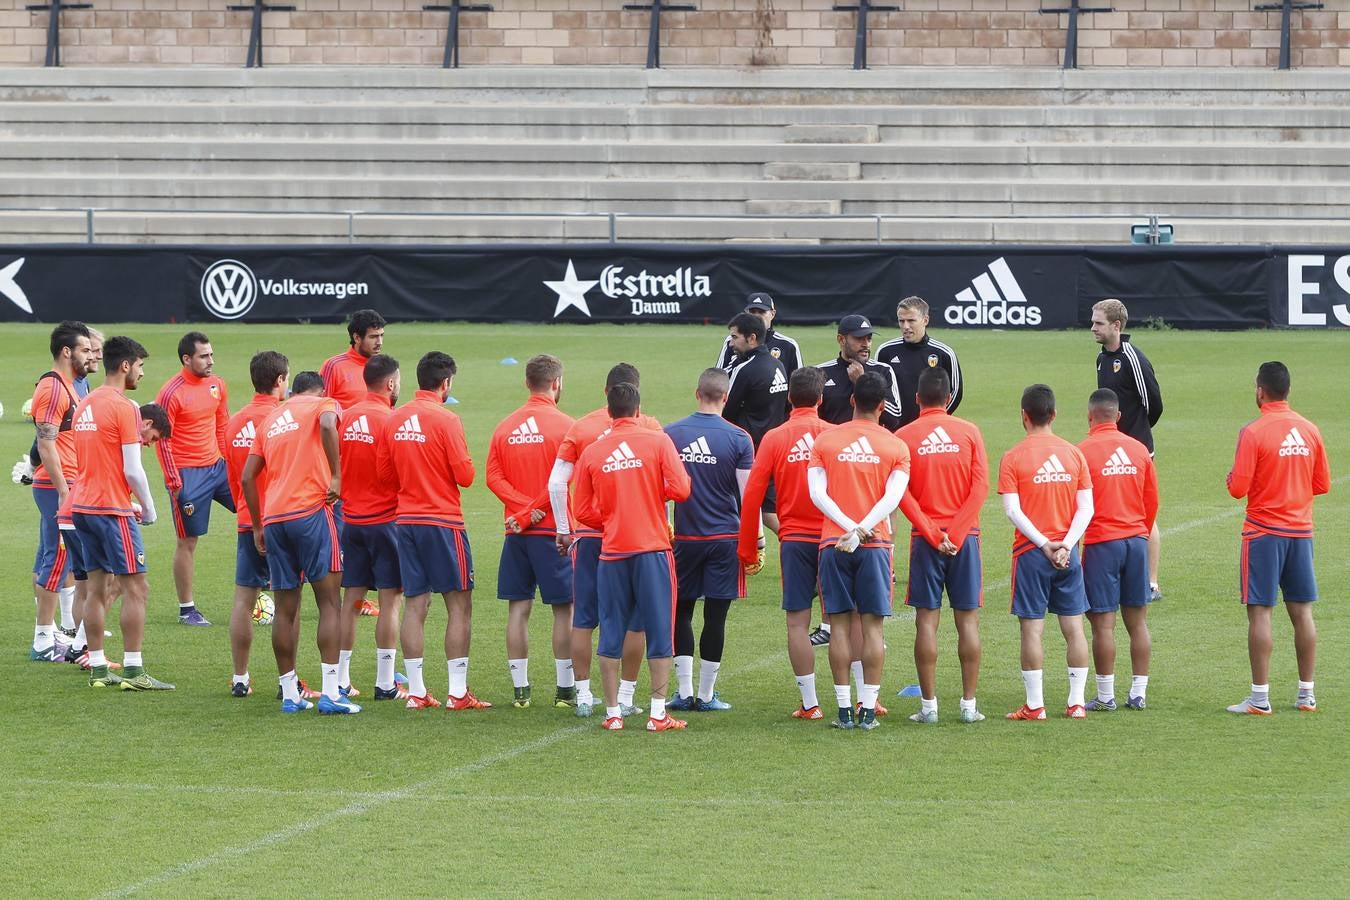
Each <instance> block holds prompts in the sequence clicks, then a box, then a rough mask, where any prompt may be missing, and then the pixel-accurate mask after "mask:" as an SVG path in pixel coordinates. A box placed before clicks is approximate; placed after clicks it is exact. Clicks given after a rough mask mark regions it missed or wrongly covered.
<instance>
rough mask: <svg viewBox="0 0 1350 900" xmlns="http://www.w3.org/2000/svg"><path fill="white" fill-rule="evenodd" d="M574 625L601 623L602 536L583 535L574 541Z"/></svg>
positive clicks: (582, 626) (576, 626)
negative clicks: (600, 576)
mask: <svg viewBox="0 0 1350 900" xmlns="http://www.w3.org/2000/svg"><path fill="white" fill-rule="evenodd" d="M571 555H572V627H573V628H586V629H591V628H596V627H597V626H599V624H600V586H599V584H598V583H597V581H596V577H597V572H598V570H599V567H600V538H598V537H581V538H577V539H576V540H574V541H573V542H572V550H571Z"/></svg>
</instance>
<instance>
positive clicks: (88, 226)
mask: <svg viewBox="0 0 1350 900" xmlns="http://www.w3.org/2000/svg"><path fill="white" fill-rule="evenodd" d="M84 240H85V243H87V244H92V243H93V242H94V208H93V207H92V206H87V207H85V209H84Z"/></svg>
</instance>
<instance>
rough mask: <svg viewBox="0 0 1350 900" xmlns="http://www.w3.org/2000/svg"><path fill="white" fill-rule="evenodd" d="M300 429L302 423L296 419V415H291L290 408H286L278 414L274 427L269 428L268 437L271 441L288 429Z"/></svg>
mask: <svg viewBox="0 0 1350 900" xmlns="http://www.w3.org/2000/svg"><path fill="white" fill-rule="evenodd" d="M299 430H300V423H299V422H297V421H295V416H293V415H291V411H290V410H289V409H284V410H282V411H281V415H279V416H277V418H276V421H274V422H273V423H272V427H271V428H269V429H267V439H268V440H269V441H270V440H272V438H275V437H278V436H280V435H283V434H285V433H286V432H288V431H299Z"/></svg>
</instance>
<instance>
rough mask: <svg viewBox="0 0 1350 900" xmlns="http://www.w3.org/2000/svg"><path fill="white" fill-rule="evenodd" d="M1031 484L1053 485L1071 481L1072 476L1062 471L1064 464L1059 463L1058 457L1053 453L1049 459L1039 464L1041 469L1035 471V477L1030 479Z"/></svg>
mask: <svg viewBox="0 0 1350 900" xmlns="http://www.w3.org/2000/svg"><path fill="white" fill-rule="evenodd" d="M1031 481H1032V483H1033V484H1054V483H1056V482H1058V483H1061V484H1062V483H1066V482H1070V481H1073V476H1072V475H1070V474H1069V473H1068V472H1066V471H1064V463H1062V462H1060V461H1059V457H1058V456H1056V455H1055V454H1054V453H1051V454H1050V458H1049V459H1047V460H1046V461H1045V462H1043V463H1041V467H1040V468H1039V469H1037V470H1036V477H1034V478H1032V479H1031Z"/></svg>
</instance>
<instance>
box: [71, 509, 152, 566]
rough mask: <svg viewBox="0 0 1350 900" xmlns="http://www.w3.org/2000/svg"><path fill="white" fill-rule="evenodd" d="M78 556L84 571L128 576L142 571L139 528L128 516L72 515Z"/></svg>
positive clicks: (143, 548) (143, 563)
mask: <svg viewBox="0 0 1350 900" xmlns="http://www.w3.org/2000/svg"><path fill="white" fill-rule="evenodd" d="M75 531H76V533H77V534H78V535H79V540H80V555H81V556H83V557H84V560H83V562H84V566H85V569H86V570H87V571H90V572H95V571H104V572H110V573H112V574H113V575H132V574H135V573H138V572H144V571H145V544H143V543H141V528H140V526H139V525H137V524H136V520H135V519H133V518H131V517H130V516H91V515H88V514H86V513H78V512H77V513H75Z"/></svg>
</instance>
